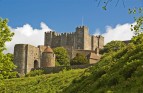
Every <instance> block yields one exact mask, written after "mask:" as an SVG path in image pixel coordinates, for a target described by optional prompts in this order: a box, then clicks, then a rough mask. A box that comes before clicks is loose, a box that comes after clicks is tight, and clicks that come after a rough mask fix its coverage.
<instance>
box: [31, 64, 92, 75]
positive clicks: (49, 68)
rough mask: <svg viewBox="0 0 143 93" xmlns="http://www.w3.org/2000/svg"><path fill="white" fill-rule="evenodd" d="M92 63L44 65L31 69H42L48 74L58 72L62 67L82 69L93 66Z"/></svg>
mask: <svg viewBox="0 0 143 93" xmlns="http://www.w3.org/2000/svg"><path fill="white" fill-rule="evenodd" d="M93 65H94V64H85V65H73V66H57V67H45V68H37V69H34V68H33V69H31V70H32V71H33V70H43V71H44V74H50V73H58V72H60V71H62V70H63V69H67V70H68V69H84V68H88V67H91V66H93Z"/></svg>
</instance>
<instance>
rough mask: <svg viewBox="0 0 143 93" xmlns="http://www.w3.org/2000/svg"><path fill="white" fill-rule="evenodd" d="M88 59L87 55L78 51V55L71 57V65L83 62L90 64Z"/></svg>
mask: <svg viewBox="0 0 143 93" xmlns="http://www.w3.org/2000/svg"><path fill="white" fill-rule="evenodd" d="M88 63H89V62H88V60H87V58H86V56H85V55H83V54H80V53H77V54H76V56H75V57H74V58H73V59H71V62H70V64H71V65H81V64H88Z"/></svg>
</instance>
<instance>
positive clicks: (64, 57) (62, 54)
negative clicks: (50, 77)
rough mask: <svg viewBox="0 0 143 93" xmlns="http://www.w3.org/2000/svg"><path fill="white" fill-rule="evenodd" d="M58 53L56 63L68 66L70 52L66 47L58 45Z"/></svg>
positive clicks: (56, 50)
mask: <svg viewBox="0 0 143 93" xmlns="http://www.w3.org/2000/svg"><path fill="white" fill-rule="evenodd" d="M54 53H55V54H56V65H64V66H67V65H69V64H70V61H69V56H68V52H67V50H66V49H65V48H64V47H57V48H55V49H54Z"/></svg>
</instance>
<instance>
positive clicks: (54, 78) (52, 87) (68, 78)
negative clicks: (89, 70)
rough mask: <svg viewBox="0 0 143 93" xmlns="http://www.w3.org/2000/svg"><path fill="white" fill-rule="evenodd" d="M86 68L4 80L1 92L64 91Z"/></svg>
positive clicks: (33, 92) (52, 92)
mask: <svg viewBox="0 0 143 93" xmlns="http://www.w3.org/2000/svg"><path fill="white" fill-rule="evenodd" d="M84 71H85V69H78V70H69V71H65V70H64V71H61V72H60V73H56V74H46V75H40V76H35V77H24V78H14V79H6V80H4V85H3V86H0V93H37V92H38V93H62V91H63V90H64V89H65V88H66V87H67V86H69V85H70V84H71V83H72V81H73V80H74V79H75V78H79V77H80V76H81V74H83V73H84Z"/></svg>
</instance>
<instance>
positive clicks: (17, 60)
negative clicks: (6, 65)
mask: <svg viewBox="0 0 143 93" xmlns="http://www.w3.org/2000/svg"><path fill="white" fill-rule="evenodd" d="M26 46H27V44H17V45H15V47H14V64H15V65H16V66H17V68H16V71H17V72H18V73H20V74H22V75H24V74H25V73H26V68H25V67H26V52H25V50H26Z"/></svg>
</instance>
